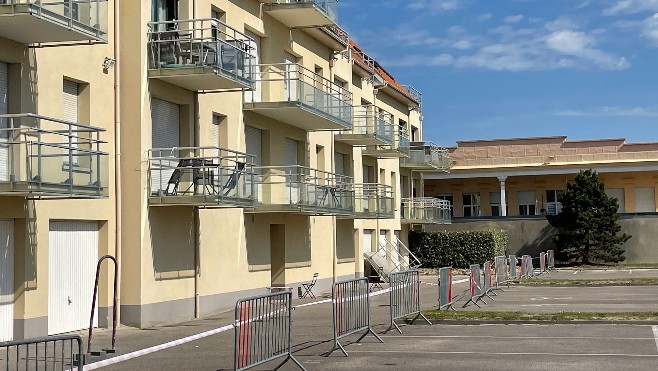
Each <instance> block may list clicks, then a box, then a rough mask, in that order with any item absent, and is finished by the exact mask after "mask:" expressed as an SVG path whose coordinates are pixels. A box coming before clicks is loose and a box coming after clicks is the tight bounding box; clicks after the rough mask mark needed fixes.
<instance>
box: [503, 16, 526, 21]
mask: <svg viewBox="0 0 658 371" xmlns="http://www.w3.org/2000/svg"><path fill="white" fill-rule="evenodd" d="M523 18H525V17H524V16H523V14H518V15H508V16H507V17H505V22H506V23H519V22H521V21H522V20H523Z"/></svg>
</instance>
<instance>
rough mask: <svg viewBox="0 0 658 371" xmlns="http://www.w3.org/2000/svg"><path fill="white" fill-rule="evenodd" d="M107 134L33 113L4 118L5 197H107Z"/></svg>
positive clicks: (0, 152) (1, 175)
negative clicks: (102, 148)
mask: <svg viewBox="0 0 658 371" xmlns="http://www.w3.org/2000/svg"><path fill="white" fill-rule="evenodd" d="M103 131H105V130H104V129H100V128H96V127H92V126H87V125H81V124H78V123H73V122H68V121H63V120H58V119H54V118H50V117H45V116H40V115H35V114H31V113H24V114H15V115H0V196H18V197H26V198H103V197H107V195H108V188H107V185H108V179H107V175H108V164H107V162H108V154H107V152H103V151H101V147H102V146H104V145H105V144H106V142H104V141H102V140H100V133H101V132H103Z"/></svg>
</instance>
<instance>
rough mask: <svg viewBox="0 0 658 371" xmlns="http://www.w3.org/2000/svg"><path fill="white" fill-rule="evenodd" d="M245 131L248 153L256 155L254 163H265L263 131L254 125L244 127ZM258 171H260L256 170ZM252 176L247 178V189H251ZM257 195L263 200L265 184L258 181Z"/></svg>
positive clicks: (260, 164)
mask: <svg viewBox="0 0 658 371" xmlns="http://www.w3.org/2000/svg"><path fill="white" fill-rule="evenodd" d="M244 132H245V145H246V149H247V154H250V155H254V156H255V157H254V165H255V166H262V165H263V131H262V130H260V129H256V128H255V127H253V126H246V125H245V127H244ZM256 172H257V173H258V171H256ZM250 182H251V178H247V180H246V183H247V189H248V190H251V184H250ZM256 197H257V199H258V201H259V202H262V201H263V185H262V184H261V183H260V182H256Z"/></svg>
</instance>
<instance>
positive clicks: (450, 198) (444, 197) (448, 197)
mask: <svg viewBox="0 0 658 371" xmlns="http://www.w3.org/2000/svg"><path fill="white" fill-rule="evenodd" d="M435 198H438V199H439V200H445V201H448V202H450V217H451V218H452V209H453V208H452V205H453V204H454V197H453V196H452V195H448V194H445V195H437V196H435Z"/></svg>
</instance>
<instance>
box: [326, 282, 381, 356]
mask: <svg viewBox="0 0 658 371" xmlns="http://www.w3.org/2000/svg"><path fill="white" fill-rule="evenodd" d="M369 294H370V290H369V289H368V279H367V278H359V279H354V280H347V281H340V282H336V283H334V285H333V287H332V289H331V298H332V302H333V321H334V346H333V348H331V350H330V351H328V352H327V353H325V354H324V356H325V357H329V356H330V355H331V353H333V352H334V351H335V350H336V349H340V350H341V352H343V354H344V355H345V356H346V357H347V352H346V351H345V348H343V345H341V343H340V342H339V340H340V339H341V338H344V337H346V336H349V335H352V334H355V333H357V332H359V331H364V330H365V332H364V333H363V335H361V337H359V339H358V340H357V341H356V342H357V343H358V342H359V341H361V340H363V338H365V337H366V335H368V334H373V335H374V336H375V337H376V338H377V340H379V341H380V342H382V343H383V342H384V340H382V339H381V338H380V337H379V336H378V335H377V334H376V333H375V331H373V329H372V327H371V326H370V295H369Z"/></svg>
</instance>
